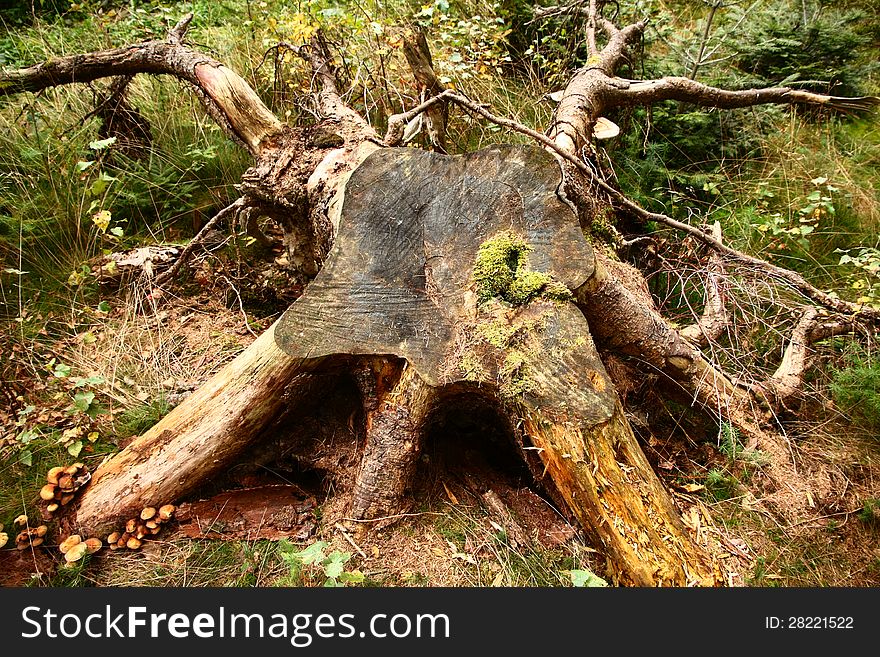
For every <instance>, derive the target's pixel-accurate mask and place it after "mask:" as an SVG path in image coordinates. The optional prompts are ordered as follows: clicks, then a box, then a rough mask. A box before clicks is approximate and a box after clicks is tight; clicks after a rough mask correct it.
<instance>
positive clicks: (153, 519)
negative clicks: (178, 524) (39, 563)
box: [58, 504, 176, 563]
mask: <svg viewBox="0 0 880 657" xmlns="http://www.w3.org/2000/svg"><path fill="white" fill-rule="evenodd" d="M175 510H176V508H175V506H174V505H173V504H165V505H163V506H161V507H159V508H158V509H157V508H155V507H152V506H148V507H145V508H144V509H143V510H142V511H141V512H140V516H139V518H130V519H129V520H128V521H127V522H126V523H125V529H124V531H115V532H113V533H112V534H110V535H109V536H107V545H108V546H109V547H110V549H111V550H119V549H120V548H127V549H129V550H138V549H140V547H141V545H143V541H144V539H145V538H146V537H148V536H155V535H156V534H158V533H159V532H160V531H161V530H162V525H163V524H164V523H166V522H168V521H169V520H171V518H172V517H174V511H175ZM102 547H104V542H103V541H102V540H101V539H100V538H98V537H96V536H93V537H91V538H87V539H85V540H83V538H82V536H80V535H79V534H71V535H70V536H68V537H67V538H66V539H64V540H63V541H62V542H61V545H59V546H58V549H59V550H61V553H62V554H63V555H64V560H65V561H67V563H73V562H75V561H79V560H80V559H82V558H83V557H84V556H85V555H87V554H93V553H95V552H97V551H98V550H100V549H101V548H102Z"/></svg>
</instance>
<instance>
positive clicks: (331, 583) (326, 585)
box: [324, 577, 344, 589]
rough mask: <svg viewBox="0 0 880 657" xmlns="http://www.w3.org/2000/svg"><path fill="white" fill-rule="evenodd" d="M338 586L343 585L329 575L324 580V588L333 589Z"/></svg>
mask: <svg viewBox="0 0 880 657" xmlns="http://www.w3.org/2000/svg"><path fill="white" fill-rule="evenodd" d="M340 586H344V585H343V584H340V583H339V582H337V581H336V580H335V579H333V578H332V577H330V578H329V579H328V580H327V581H326V582H324V588H328V589H335V588H339V587H340Z"/></svg>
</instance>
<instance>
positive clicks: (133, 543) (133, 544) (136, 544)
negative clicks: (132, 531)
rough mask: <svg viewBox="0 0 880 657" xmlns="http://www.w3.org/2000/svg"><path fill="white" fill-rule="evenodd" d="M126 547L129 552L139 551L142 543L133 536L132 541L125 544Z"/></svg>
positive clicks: (129, 540)
mask: <svg viewBox="0 0 880 657" xmlns="http://www.w3.org/2000/svg"><path fill="white" fill-rule="evenodd" d="M125 546H126V547H127V548H128V549H129V550H137V549H138V548H139V547H140V546H141V542H140V540H139V539H137V538H135V537H134V536H132V537H131V538H130V539H128V541H127V542H126V543H125Z"/></svg>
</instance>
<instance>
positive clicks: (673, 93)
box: [602, 77, 880, 112]
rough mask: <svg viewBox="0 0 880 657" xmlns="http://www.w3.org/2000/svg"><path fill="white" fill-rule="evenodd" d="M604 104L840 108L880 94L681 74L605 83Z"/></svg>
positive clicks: (868, 102) (857, 107)
mask: <svg viewBox="0 0 880 657" xmlns="http://www.w3.org/2000/svg"><path fill="white" fill-rule="evenodd" d="M602 93H603V94H604V96H605V98H604V102H605V104H607V105H613V106H618V107H629V106H633V105H647V104H650V103H656V102H659V101H662V100H678V101H683V102H687V103H693V104H694V105H700V106H702V107H717V108H719V109H735V108H739V107H752V106H754V105H766V104H780V105H792V104H803V105H818V106H822V107H828V108H829V109H835V110H839V111H843V112H861V111H867V110H870V109H872V108H874V107H877V106H878V105H880V98H877V97H875V96H862V97H858V98H846V97H841V96H829V95H826V94H817V93H813V92H811V91H803V90H800V89H792V88H791V87H768V88H765V89H746V90H743V91H728V90H726V89H719V88H717V87H710V86H708V85H705V84H702V83H700V82H696V81H695V80H690V79H688V78H681V77H668V78H661V79H659V80H645V81H642V82H632V83H627V84H623V85H617V86H609V87H608V88H607V89H606V90H604V91H603V92H602Z"/></svg>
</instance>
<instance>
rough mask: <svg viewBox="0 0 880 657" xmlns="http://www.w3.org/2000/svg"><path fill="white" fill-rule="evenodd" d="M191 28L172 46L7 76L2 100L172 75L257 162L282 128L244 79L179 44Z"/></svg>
mask: <svg viewBox="0 0 880 657" xmlns="http://www.w3.org/2000/svg"><path fill="white" fill-rule="evenodd" d="M186 24H188V23H187V22H186V19H184V21H181V23H180V24H178V26H177V27H175V28H174V29H173V30H172V31H171V36H169V41H167V42H166V41H147V42H144V43H138V44H134V45H131V46H126V47H124V48H117V49H114V50H105V51H101V52H94V53H87V54H81V55H71V56H68V57H58V58H54V59H50V60H49V61H46V62H43V63H42V64H37V65H35V66H31V67H29V68H24V69H19V70H13V71H4V72H2V73H0V96H11V95H13V94H18V93H22V92H26V91H31V92H37V91H42V90H43V89H46V88H49V87H56V86H61V85H66V84H82V83H87V82H92V81H94V80H98V79H100V78H105V77H114V76H120V75H121V76H133V75H137V74H139V73H148V74H152V75H171V76H174V77H176V78H178V79H180V80H184V81H186V82H189V83H190V84H192V85H193V86H194V87H195V88H196V90H197V92H198V93H199V96H200V97H201V99H202V101H203V103H204V104H205V108H206V110H207V111H208V113H209V114H210V115H211V117H212V118H213V119H214V120H215V121H216V122H217V123H218V124H219V125H221V126H222V127H223V128H224V129H226V131H227V132H228V133H229V134H230V136H232V137H233V138H234V139H235V140H236V141H238V142H239V143H242V144H243V145H244V146H245V147H246V148H247V149H248V150H249V151H250V152H251V153H252V154H253V155H255V156H256V155H257V154H258V153H259V152H260V150H261V148H262V145H263V144H264V142H265V141H266V140H267V139H269V138H270V137H272V136H274V135H276V134H278V133H280V132H281V128H282V124H281V122H280V121H279V120H278V119H277V118H276V117H275V115H274V114H272V112H271V111H269V109H268V108H267V107H266V106H265V105H264V104H263V101H262V100H260V98H259V96H257V94H256V92H255V91H254V90H253V89H252V88H251V87H250V85H248V83H247V82H245V81H244V80H243V79H242V78H241V76H239V75H238V74H237V73H235V72H234V71H232V70H231V69H228V68H226V67H225V66H224V65H223V64H221V63H220V62H218V61H215V60H213V59H211V58H210V57H207V56H205V55H202V54H201V53H198V52H196V51H194V50H191V49H190V48H187V47H186V46H183V45H182V44H181V43H179V42H177V41H173V40H174V39H177V38H178V37H179V38H182V37H183V35H184V33H185V27H186Z"/></svg>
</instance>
